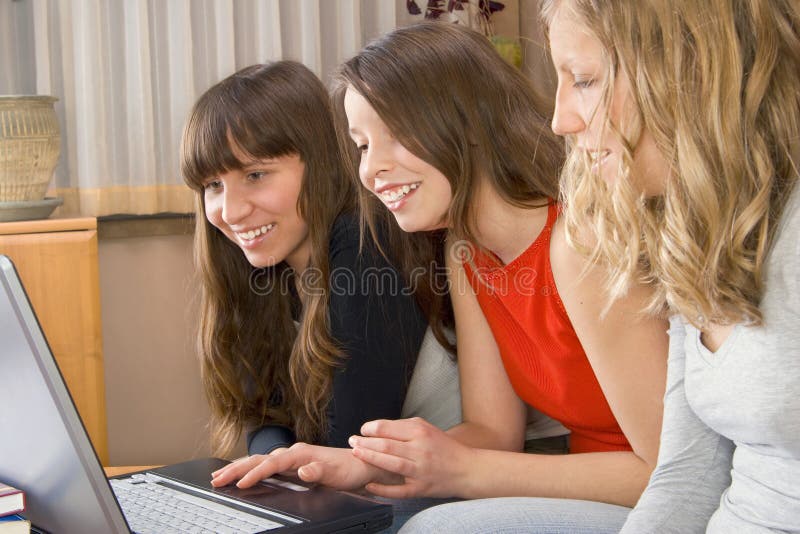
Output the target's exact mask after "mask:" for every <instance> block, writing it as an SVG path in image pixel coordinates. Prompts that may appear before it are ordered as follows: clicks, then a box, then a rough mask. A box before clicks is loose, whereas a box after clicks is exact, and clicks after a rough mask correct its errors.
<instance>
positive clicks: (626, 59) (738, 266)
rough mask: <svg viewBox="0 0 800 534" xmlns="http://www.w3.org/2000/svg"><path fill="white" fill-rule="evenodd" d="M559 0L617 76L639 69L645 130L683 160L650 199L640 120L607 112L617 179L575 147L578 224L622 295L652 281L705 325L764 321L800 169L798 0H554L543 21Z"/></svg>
mask: <svg viewBox="0 0 800 534" xmlns="http://www.w3.org/2000/svg"><path fill="white" fill-rule="evenodd" d="M560 10H567V11H566V12H565V13H564V14H565V16H570V17H571V18H573V19H574V20H575V23H576V26H579V25H580V26H584V27H585V28H586V29H587V30H588V31H589V32H590V33H591V34H593V35H594V36H595V37H596V38H597V39H598V40H599V41H600V43H601V44H602V45H603V47H604V48H605V52H606V55H607V57H608V65H607V75H608V79H609V80H612V81H613V79H614V75H615V74H617V73H619V72H620V71H621V72H623V73H624V74H625V75H626V76H627V78H628V80H629V82H630V85H631V95H632V99H633V100H634V101H635V104H636V108H637V111H638V115H639V117H638V118H637V122H638V123H639V124H640V126H639V127H638V128H636V130H639V131H641V127H644V128H646V129H647V130H648V131H649V132H650V133H651V134H652V135H653V138H654V139H655V142H656V145H657V146H658V147H659V149H660V151H661V152H662V154H663V155H664V156H665V158H666V159H667V161H668V163H669V165H670V170H671V174H670V176H669V178H668V179H667V183H666V186H665V191H664V194H663V195H660V196H659V197H657V198H653V199H642V198H641V196H642V195H641V191H636V190H635V188H633V187H631V180H630V179H629V177H628V173H629V171H630V162H631V161H632V157H633V150H634V149H635V146H636V141H637V138H638V133H637V132H636V131H634V132H630V131H621V132H619V131H617V132H614V131H613V125H609V126H612V128H610V129H611V131H612V133H614V134H615V135H618V136H620V137H621V138H622V140H623V141H624V143H623V145H624V146H627V147H628V148H627V154H624V158H623V160H624V161H625V163H626V165H625V166H624V168H622V169H621V170H620V176H618V177H617V179H615V180H614V184H615V185H614V186H613V187H608V186H607V185H606V182H604V181H603V180H601V179H600V178H599V177H597V176H596V175H595V174H593V173H592V172H591V170H590V168H589V165H588V164H587V162H586V161H583V160H584V158H582V157H581V156H580V155H579V154H578V152H577V151H575V152H574V153H573V154H571V155H570V157H569V159H568V164H567V166H566V167H565V174H564V177H563V180H564V182H563V184H564V195H565V200H566V201H565V204H566V211H565V220H566V226H567V231H568V233H570V234H574V233H576V232H578V231H579V230H582V231H585V230H586V229H590V230H592V231H594V232H595V234H596V236H595V237H596V239H595V240H594V243H595V244H594V245H593V246H592V247H591V248H590V249H588V250H587V251H586V252H587V253H588V254H590V256H591V257H593V258H594V259H595V260H597V261H601V262H603V263H605V264H606V265H607V266H608V267H609V268H610V269H609V273H610V276H609V281H608V287H609V289H610V292H611V296H612V297H617V296H620V295H621V294H623V293H624V292H625V290H626V289H627V287H628V285H629V284H630V283H631V282H633V281H638V282H640V283H641V282H648V283H651V284H653V285H654V286H655V288H656V292H655V296H654V299H653V302H652V303H651V309H652V310H654V311H655V310H660V309H663V308H665V307H668V308H669V309H671V310H672V311H673V312H677V313H680V314H682V315H683V316H684V317H686V318H687V320H689V321H690V322H692V323H693V324H694V325H695V326H697V327H699V328H703V327H704V326H705V325H707V324H708V323H721V324H730V323H737V322H745V323H750V324H760V323H761V321H762V316H761V311H760V310H759V308H758V305H759V302H760V300H761V296H762V293H763V272H764V267H765V260H766V257H767V253H768V252H769V249H770V244H771V242H772V241H773V239H774V236H775V230H776V228H777V226H778V225H777V224H776V223H777V220H778V218H779V217H780V216H781V213H782V211H783V208H784V204H785V201H786V199H787V197H788V196H789V193H790V192H791V190H792V189H793V188H794V187H796V185H795V184H796V182H797V179H798V168H797V165H798V161H797V158H798V153H800V89H798V87H800V4H798V2H797V1H796V0H707V1H703V2H697V1H695V0H670V1H666V0H663V1H656V0H628V1H623V0H619V1H614V2H596V1H593V0H545V1H543V2H542V16H543V18H544V21H545V23H546V24H549V22H550V21H552V19H553V17H554V16H555V15H556V14H557V13H559V12H561V11H560ZM611 91H613V83H608V85H607V86H606V87H605V93H606V94H605V95H604V98H605V99H606V101H608V100H609V99H610V94H611ZM599 119H600V120H603V119H604V118H602V117H600V118H599ZM605 120H606V122H608V120H607V118H605Z"/></svg>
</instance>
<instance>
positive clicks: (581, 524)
mask: <svg viewBox="0 0 800 534" xmlns="http://www.w3.org/2000/svg"><path fill="white" fill-rule="evenodd" d="M628 512H630V508H625V507H624V506H615V505H612V504H605V503H599V502H592V501H578V500H570V499H546V498H539V497H503V498H495V499H478V500H473V501H460V502H454V503H450V504H444V505H441V506H435V507H433V508H429V509H427V510H424V511H422V512H420V513H418V514H416V515H415V516H414V517H412V518H411V519H410V520H408V522H407V523H406V524H405V526H404V527H403V529H402V530H401V531H400V532H401V534H415V533H430V532H435V533H436V534H447V533H454V534H489V533H492V534H514V533H523V532H525V533H537V534H590V533H591V534H606V533H608V534H611V533H615V534H616V533H617V532H619V530H620V528H622V525H623V523H625V518H626V517H627V516H628Z"/></svg>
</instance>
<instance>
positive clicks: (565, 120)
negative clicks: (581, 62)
mask: <svg viewBox="0 0 800 534" xmlns="http://www.w3.org/2000/svg"><path fill="white" fill-rule="evenodd" d="M550 127H551V128H552V129H553V133H555V134H556V135H561V136H564V135H569V134H576V133H579V132H581V131H583V130H584V129H585V128H586V123H585V122H584V120H583V117H581V115H580V113H578V112H577V111H576V110H575V108H574V106H573V105H571V102H570V101H569V98H568V95H566V94H565V91H564V90H563V89H562V87H561V86H560V85H559V87H558V90H557V91H556V105H555V110H553V121H552V123H551V124H550Z"/></svg>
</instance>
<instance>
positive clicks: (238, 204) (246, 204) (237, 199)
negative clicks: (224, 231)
mask: <svg viewBox="0 0 800 534" xmlns="http://www.w3.org/2000/svg"><path fill="white" fill-rule="evenodd" d="M225 185H226V186H227V187H225V188H224V190H223V193H222V195H223V198H222V220H223V221H225V223H226V224H228V225H231V226H234V225H236V224H238V223H239V222H241V221H242V220H244V219H245V218H246V217H247V216H248V215H249V214H250V212H251V211H252V210H253V206H252V204H251V203H250V200H249V198H248V196H247V194H246V192H244V191H242V190H241V188H239V187H237V186H236V185H235V184H225Z"/></svg>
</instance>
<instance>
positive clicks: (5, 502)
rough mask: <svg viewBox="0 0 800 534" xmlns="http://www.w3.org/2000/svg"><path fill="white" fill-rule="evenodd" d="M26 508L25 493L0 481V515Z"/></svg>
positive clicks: (14, 512)
mask: <svg viewBox="0 0 800 534" xmlns="http://www.w3.org/2000/svg"><path fill="white" fill-rule="evenodd" d="M23 510H25V494H24V493H23V492H22V490H18V489H17V488H12V487H11V486H9V485H7V484H3V483H2V482H0V517H2V516H4V515H11V514H16V513H19V512H22V511H23Z"/></svg>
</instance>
